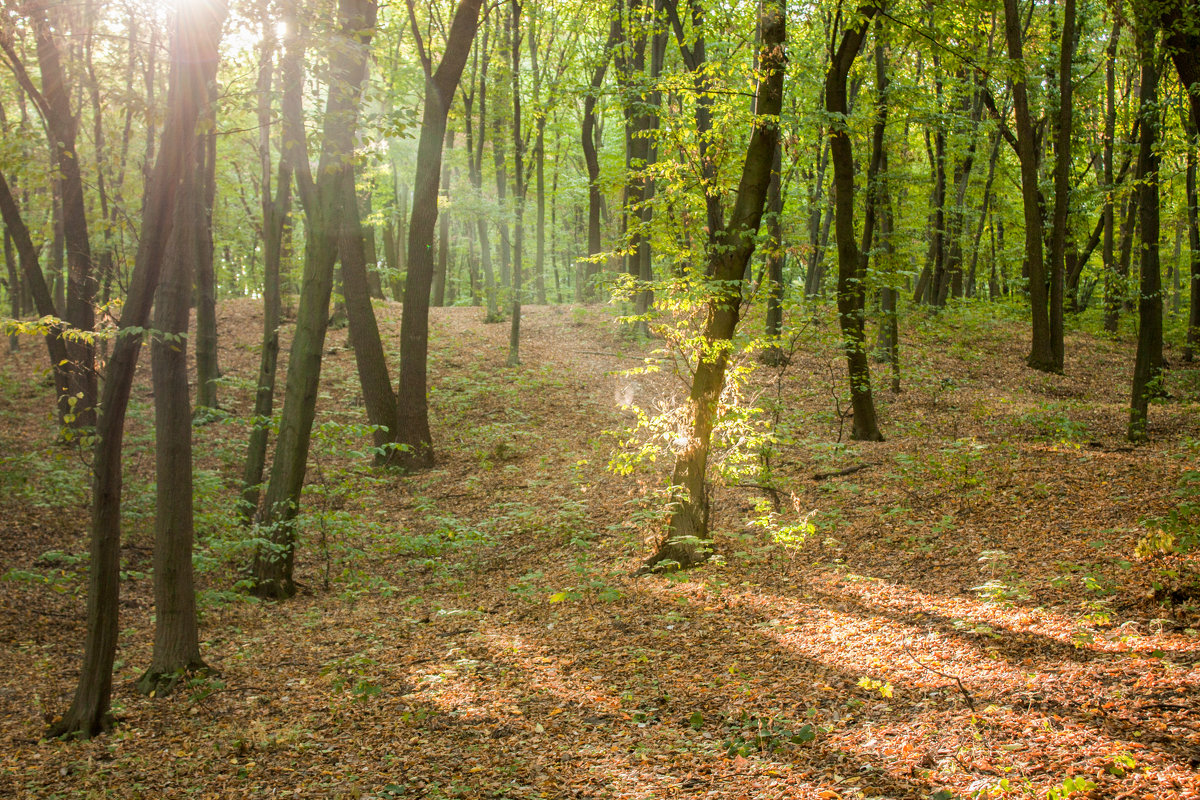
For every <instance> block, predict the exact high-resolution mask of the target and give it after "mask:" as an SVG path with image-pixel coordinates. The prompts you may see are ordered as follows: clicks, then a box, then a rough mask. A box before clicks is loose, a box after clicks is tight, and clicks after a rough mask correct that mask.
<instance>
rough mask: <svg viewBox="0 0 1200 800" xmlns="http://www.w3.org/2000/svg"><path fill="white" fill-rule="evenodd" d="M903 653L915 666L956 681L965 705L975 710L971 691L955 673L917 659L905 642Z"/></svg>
mask: <svg viewBox="0 0 1200 800" xmlns="http://www.w3.org/2000/svg"><path fill="white" fill-rule="evenodd" d="M904 653H905V655H907V656H908V657H909V658H911V659H912V660H913V661H914V662H916V664H917V666H918V667H921V668H922V669H927V670H929V671H930V672H932V673H933V674H934V675H939V676H941V677H943V678H947V679H949V680H952V681H954V682H955V683H957V684H958V690H959V691H960V692H962V696H963V697H964V698H965V699H966V701H967V707H968V708H970V709H971V710H972V711H974V710H975V701H974V700H973V699H972V698H971V693H970V692H968V691H967V687H966V686H963V682H962V679H960V678H959V677H958V676H957V675H948V674H947V673H945V672H939V671H938V670H936V669H934V668H933V667H931V666H929V665H928V664H926V663H924V662H923V661H921V659H919V658H917V657H916V656H915V655H913V652H912V651H911V650H909V649H908V645H907V644H905V645H904Z"/></svg>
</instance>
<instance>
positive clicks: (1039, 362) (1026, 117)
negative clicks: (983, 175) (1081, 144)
mask: <svg viewBox="0 0 1200 800" xmlns="http://www.w3.org/2000/svg"><path fill="white" fill-rule="evenodd" d="M1004 36H1005V39H1006V40H1007V43H1008V57H1009V58H1010V59H1011V60H1012V62H1013V64H1014V65H1016V66H1017V68H1018V69H1020V70H1021V73H1020V74H1019V75H1017V76H1016V77H1015V78H1014V79H1013V112H1014V114H1015V116H1016V125H1017V148H1016V149H1017V158H1018V159H1019V161H1020V162H1021V199H1022V204H1023V206H1024V211H1025V262H1026V264H1027V265H1028V272H1029V305H1030V313H1031V319H1032V340H1031V344H1030V351H1029V357H1028V358H1027V359H1026V363H1027V364H1028V365H1029V366H1030V367H1032V368H1033V369H1036V370H1041V371H1042V372H1062V364H1060V363H1058V362H1057V361H1056V359H1055V355H1054V352H1055V351H1054V346H1053V344H1052V338H1051V327H1050V311H1049V299H1050V298H1049V296H1048V293H1047V291H1046V283H1047V278H1046V263H1045V253H1044V251H1043V249H1042V230H1043V225H1042V209H1041V200H1040V197H1039V192H1038V155H1037V144H1036V142H1035V141H1034V131H1033V120H1032V117H1031V116H1030V111H1029V92H1028V85H1027V81H1028V72H1027V70H1026V65H1025V56H1024V54H1023V52H1022V41H1021V19H1020V11H1019V10H1018V8H1017V0H1004Z"/></svg>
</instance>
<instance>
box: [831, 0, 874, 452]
mask: <svg viewBox="0 0 1200 800" xmlns="http://www.w3.org/2000/svg"><path fill="white" fill-rule="evenodd" d="M878 11H879V7H878V6H876V5H873V4H867V5H864V6H860V7H859V9H858V12H857V13H856V15H855V17H854V19H855V24H854V26H853V27H850V28H847V29H846V31H845V33H843V35H842V41H841V43H840V44H839V45H838V49H837V52H836V54H835V55H834V57H833V62H832V63H831V64H830V66H829V72H828V73H827V74H826V77H825V108H826V110H827V111H828V112H829V113H830V114H831V115H833V118H834V121H832V122H831V123H830V130H829V148H830V153H831V156H832V161H833V181H834V199H835V202H836V206H835V224H836V227H837V232H836V235H837V249H838V293H837V299H838V318H839V322H840V324H841V329H842V346H843V347H844V348H845V351H846V364H847V368H848V372H849V377H850V403H851V405H852V407H853V410H854V424H853V429H852V433H851V437H852V438H854V439H855V440H857V441H868V442H879V441H883V434H882V433H880V432H879V421H878V418H877V417H876V415H875V401H874V399H873V397H872V395H871V368H870V365H869V364H868V362H867V351H866V346H865V341H864V339H865V335H864V331H863V315H864V311H865V305H866V286H865V281H866V269H865V266H866V264H865V262H864V260H863V259H862V258H861V257H860V255H861V251H860V250H859V247H858V244H857V243H856V242H855V239H854V151H853V149H852V147H851V144H850V135H849V131H848V130H847V125H846V119H847V118H848V116H849V108H848V103H847V97H846V95H847V92H846V77H847V75H849V73H850V67H851V66H852V65H853V63H854V60H855V59H856V58H857V57H858V52H859V50H860V49H862V44H863V40H864V39H865V38H866V32H867V25H868V24H869V23H870V20H871V18H872V17H874V15H875V14H876V13H877V12H878ZM880 146H881V147H882V143H881V145H880ZM872 222H873V220H872V217H871V216H868V217H867V220H866V221H865V222H864V225H863V241H864V242H865V243H867V244H868V245H869V243H870V238H871V225H872Z"/></svg>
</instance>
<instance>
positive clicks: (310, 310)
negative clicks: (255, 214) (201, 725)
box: [250, 0, 377, 599]
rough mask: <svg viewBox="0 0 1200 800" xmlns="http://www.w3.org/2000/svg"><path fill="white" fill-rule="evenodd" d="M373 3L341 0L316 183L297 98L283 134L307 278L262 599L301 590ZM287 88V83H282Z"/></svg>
mask: <svg viewBox="0 0 1200 800" xmlns="http://www.w3.org/2000/svg"><path fill="white" fill-rule="evenodd" d="M376 11H377V7H376V4H375V2H374V0H340V3H339V12H338V16H339V19H340V27H339V30H338V33H337V34H336V40H335V42H334V43H333V46H332V47H331V49H330V53H331V54H330V75H331V80H330V84H329V96H328V99H327V100H326V106H325V122H324V137H323V139H324V141H323V143H322V148H321V158H320V163H319V165H318V169H317V176H318V177H317V179H316V180H315V181H314V179H313V176H312V173H311V171H310V168H309V164H308V157H307V155H306V154H305V150H304V148H303V147H302V146H301V145H300V144H299V143H300V142H303V141H304V140H303V136H304V134H303V128H302V127H301V126H302V124H303V123H302V118H301V109H300V108H298V107H297V105H296V104H298V102H299V100H300V98H299V96H298V95H292V96H291V98H285V100H288V99H290V100H292V101H293V102H289V103H288V107H287V108H285V111H284V115H283V124H284V126H285V128H286V129H287V131H288V132H287V133H285V136H286V137H287V139H289V140H290V141H291V142H295V143H296V144H295V145H293V146H292V148H293V149H295V151H296V152H295V159H296V160H295V162H294V167H295V174H296V182H297V186H298V188H299V194H300V201H301V203H302V204H303V205H304V212H305V217H306V219H307V224H306V228H305V231H306V237H305V253H304V273H303V278H302V280H301V286H300V303H299V307H298V309H297V312H296V332H295V335H294V337H293V339H292V348H291V353H290V355H289V358H288V372H287V383H286V387H285V389H284V400H283V412H282V415H281V418H280V423H279V438H278V440H277V441H276V445H275V458H274V461H273V462H272V464H271V475H270V479H269V481H268V483H267V490H266V493H265V496H264V499H263V507H262V508H261V509H260V510H259V512H258V514H257V515H256V516H255V524H256V526H258V527H259V528H260V530H261V532H262V535H261V539H262V540H263V541H262V543H260V544H259V545H258V547H257V548H256V549H255V553H254V560H253V564H252V565H251V568H250V581H251V587H250V588H251V591H252V592H253V593H254V594H256V595H258V596H260V597H270V598H280V599H281V598H287V597H291V596H292V595H294V594H295V592H296V583H295V579H294V578H293V569H294V564H295V530H294V520H295V517H296V514H297V513H298V511H299V504H300V492H301V489H302V487H303V485H304V475H305V472H306V469H307V465H308V447H309V440H310V437H311V435H312V423H313V418H314V416H315V413H316V405H317V388H318V386H319V384H320V379H321V357H322V355H323V352H324V347H325V332H326V323H327V321H328V317H329V299H330V295H331V294H332V291H333V266H334V263H335V262H336V260H337V255H338V241H339V237H340V235H341V230H342V216H343V205H344V203H343V199H342V193H343V187H344V185H345V183H344V182H345V181H346V180H347V178H346V177H345V176H346V174H347V173H348V172H352V170H353V165H352V163H351V161H350V155H351V154H352V153H353V152H354V136H355V131H356V129H357V125H358V112H359V104H360V100H361V97H362V89H363V84H364V83H365V81H366V74H367V60H368V49H369V47H370V40H371V35H372V33H373V31H374V27H375V17H376ZM285 85H286V79H285Z"/></svg>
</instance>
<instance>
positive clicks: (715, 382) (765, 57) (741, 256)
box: [645, 0, 787, 569]
mask: <svg viewBox="0 0 1200 800" xmlns="http://www.w3.org/2000/svg"><path fill="white" fill-rule="evenodd" d="M665 6H666V9H667V12H668V15H669V16H670V19H671V24H672V27H673V28H674V30H675V34H676V40H677V42H678V44H679V48H680V52H681V54H682V55H683V57H684V63H685V64H686V65H687V66H688V68H689V70H690V71H691V72H692V74H693V79H694V80H695V81H697V89H700V88H701V86H706V84H707V79H706V78H705V77H704V71H705V70H706V69H707V67H706V65H705V63H704V45H703V41H704V40H703V35H702V33H701V32H702V31H703V13H702V9H701V6H700V4H699V2H696V1H695V0H694V1H693V3H692V5H691V9H690V10H691V12H692V25H693V30H695V31H697V35H696V36H695V38H694V39H692V40H691V44H690V45H689V44H688V42H689V38H688V37H687V36H686V35H685V32H684V28H683V24H682V21H681V20H680V17H679V13H678V8H677V7H676V4H675V2H674V0H667V2H666V3H665ZM760 13H761V22H760V24H761V30H762V43H761V47H760V50H759V72H760V74H761V75H762V80H761V81H760V82H759V84H758V90H757V97H756V102H755V113H754V117H753V130H752V132H751V134H750V142H749V144H747V146H746V154H745V158H744V160H743V161H742V170H741V177H740V179H739V182H738V190H737V199H736V200H735V201H734V205H733V208H732V211H731V213H730V217H729V221H728V223H725V221H724V216H725V215H724V210H723V209H722V207H721V200H720V198H719V197H714V196H712V195H711V194H706V206H707V210H708V218H709V221H710V226H709V228H708V230H709V236H708V242H707V263H706V264H705V275H704V277H705V279H706V280H707V281H708V282H709V287H710V288H709V290H708V291H709V296H708V299H707V302H706V303H705V310H704V327H703V331H702V333H701V337H702V342H703V344H702V346H701V348H700V356H699V363H697V364H696V368H695V372H694V373H693V375H692V386H691V391H690V393H689V395H688V401H687V409H688V418H689V431H688V436H687V440H686V443H685V444H684V445H683V446H682V448H681V450H680V452H679V453H678V454H677V456H676V461H675V467H674V470H673V473H672V477H671V486H672V487H673V489H672V497H671V515H670V519H669V521H668V523H667V531H666V536H665V537H664V539H663V541H662V543H661V544H660V545H659V547H658V549H657V551H656V552H655V553H654V554H653V555H652V556H651V557H650V559H649V560H648V561H647V562H646V565H645V569H662V568H664V567H668V566H670V567H680V568H686V567H690V566H694V565H695V564H698V563H701V562H703V561H704V560H706V559H707V558H708V556H709V555H710V553H711V549H712V547H711V543H712V534H711V532H710V530H709V526H708V512H709V500H708V485H707V471H708V455H709V446H710V443H711V440H712V432H713V428H714V426H715V424H716V421H717V406H718V403H719V402H720V398H721V392H722V390H723V389H724V387H725V371H726V368H727V366H728V364H729V357H730V351H731V349H732V340H733V335H734V332H735V330H736V329H737V324H738V320H739V316H740V313H741V304H742V296H743V280H744V276H745V272H746V264H747V263H748V261H749V260H750V256H751V255H752V254H753V252H754V244H755V239H756V237H757V235H758V228H759V224H760V222H761V221H762V216H763V206H764V205H765V203H766V198H767V189H768V187H769V185H770V183H771V171H772V170H771V166H772V161H773V157H774V153H775V148H776V147H777V146H778V142H779V114H780V111H781V110H782V108H783V77H784V71H785V68H786V62H787V59H786V56H785V54H784V41H785V32H786V13H785V9H784V6H783V4H782V3H776V2H770V0H765V1H764V2H763V3H762V4H761V12H760ZM708 99H709V98H705V97H704V96H703V95H701V96H699V97H697V99H696V117H697V119H696V127H697V129H698V132H699V133H700V135H701V137H702V138H701V141H703V137H704V135H705V133H706V132H707V131H708V130H710V129H711V116H710V106H709V104H708V102H707V100H708ZM700 157H701V159H705V158H706V153H704V152H703V151H702V152H701V155H700ZM711 169H712V168H711V167H702V170H703V171H705V172H710V171H711ZM709 185H711V184H707V183H706V184H705V186H706V187H707V186H709ZM712 223H715V224H712Z"/></svg>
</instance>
